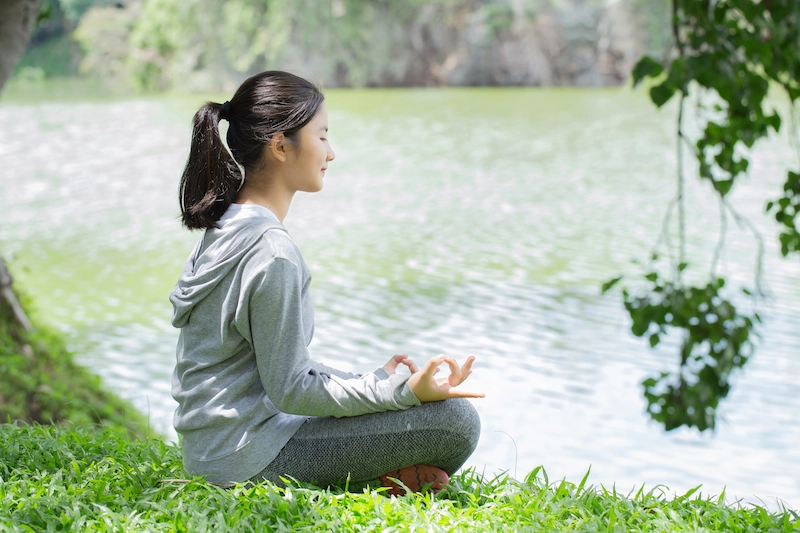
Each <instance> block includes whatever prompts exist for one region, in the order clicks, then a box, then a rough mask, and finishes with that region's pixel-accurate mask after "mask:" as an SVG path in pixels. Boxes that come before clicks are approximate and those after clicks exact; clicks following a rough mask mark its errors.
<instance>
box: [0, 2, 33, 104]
mask: <svg viewBox="0 0 800 533" xmlns="http://www.w3.org/2000/svg"><path fill="white" fill-rule="evenodd" d="M40 1H41V0H0V91H2V89H3V86H4V85H5V84H6V81H8V78H10V77H11V73H12V72H14V67H15V66H16V65H17V61H19V58H20V57H22V54H23V53H24V52H25V49H26V48H27V47H28V41H29V40H30V38H31V33H33V28H34V26H36V21H37V20H38V18H39V4H40Z"/></svg>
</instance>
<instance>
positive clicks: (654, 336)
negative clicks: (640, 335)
mask: <svg viewBox="0 0 800 533" xmlns="http://www.w3.org/2000/svg"><path fill="white" fill-rule="evenodd" d="M660 340H661V339H660V338H659V337H658V333H653V334H652V335H650V347H651V348H655V346H656V345H657V344H658V343H659V341H660Z"/></svg>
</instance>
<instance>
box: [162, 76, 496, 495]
mask: <svg viewBox="0 0 800 533" xmlns="http://www.w3.org/2000/svg"><path fill="white" fill-rule="evenodd" d="M220 120H227V121H228V123H229V128H228V134H227V140H228V146H229V147H230V152H229V151H228V150H227V149H226V148H225V146H224V145H223V143H222V140H221V138H220V134H219V121H220ZM327 131H328V115H327V112H326V110H325V104H324V103H323V95H322V93H321V92H320V91H319V89H318V88H317V87H316V86H314V85H313V84H312V83H310V82H308V81H307V80H305V79H302V78H300V77H297V76H294V75H292V74H289V73H286V72H276V71H271V72H263V73H261V74H257V75H255V76H253V77H251V78H250V79H248V80H247V81H245V82H244V83H243V84H242V86H241V87H239V89H238V90H237V91H236V94H234V96H233V98H232V99H231V100H230V101H229V102H225V103H224V104H217V103H212V102H209V103H207V104H205V105H204V106H203V107H202V108H200V110H199V111H198V112H197V114H196V115H195V117H194V131H193V133H192V144H191V150H190V154H189V159H188V161H187V163H186V168H185V170H184V172H183V176H182V178H181V184H180V204H181V212H182V216H183V223H184V225H185V226H187V227H188V228H190V229H203V230H204V233H203V236H202V238H201V239H200V241H199V242H198V244H197V246H196V247H195V250H194V251H193V252H192V254H191V256H190V257H189V259H188V261H187V262H186V265H185V266H184V269H183V272H182V274H181V277H180V279H179V280H178V284H177V286H176V287H175V290H174V291H173V293H172V295H171V296H170V300H171V302H172V304H173V306H174V314H173V320H172V323H173V325H174V326H175V327H178V328H180V330H181V333H180V339H179V342H178V348H177V366H176V368H175V372H174V375H173V382H172V390H173V396H174V397H175V399H176V400H177V401H178V404H179V406H178V408H177V410H176V412H175V418H174V424H175V429H176V430H177V431H178V433H180V434H181V436H182V446H183V454H184V465H185V468H186V470H187V471H188V472H189V473H190V474H193V475H205V476H206V479H207V480H209V481H211V482H216V483H229V482H242V481H247V480H254V481H257V480H262V479H269V480H272V481H275V482H280V478H281V476H284V477H286V476H290V477H292V478H295V479H297V480H300V481H306V482H313V483H317V484H320V485H323V486H325V485H331V484H340V483H343V482H346V481H348V480H349V482H350V483H351V485H353V484H360V483H370V484H371V485H372V486H381V485H383V486H389V487H390V491H389V492H390V493H393V494H402V493H403V489H401V487H400V486H398V485H397V484H396V483H395V482H394V481H393V480H394V479H399V480H400V481H401V482H402V483H403V484H404V485H406V486H407V487H408V488H410V489H411V490H419V489H420V488H422V487H423V486H424V485H425V484H427V483H430V484H432V485H433V486H434V488H438V487H440V486H441V484H443V483H446V482H447V481H448V476H449V475H451V474H453V472H455V471H456V470H457V469H458V468H459V467H461V465H462V464H464V462H465V461H466V459H467V457H469V455H470V454H471V453H472V451H473V450H474V448H475V445H476V443H477V440H478V436H479V433H480V421H479V418H478V415H477V413H476V412H475V410H474V408H473V407H472V405H471V404H470V403H469V402H468V401H467V400H465V399H464V398H467V397H482V396H483V394H478V393H470V392H464V391H461V390H457V389H455V387H457V386H458V385H460V384H461V383H462V382H463V381H464V380H465V379H466V378H467V376H468V375H469V374H470V372H471V370H470V367H471V365H472V361H473V358H469V359H468V360H467V361H466V363H464V365H463V366H459V365H458V363H456V361H454V360H453V359H452V358H450V357H447V356H437V357H434V358H432V359H430V360H429V361H428V362H427V363H426V364H425V365H424V366H423V368H422V369H421V370H420V369H418V368H417V366H416V365H415V364H414V363H413V362H412V361H411V360H410V359H409V358H408V357H407V356H405V355H395V356H393V357H392V358H391V359H389V361H388V362H387V363H386V364H385V365H384V366H383V367H382V368H379V369H377V370H376V371H374V372H370V373H367V374H363V375H356V374H351V373H349V372H342V371H339V370H336V369H334V368H330V367H328V366H325V365H323V364H321V363H318V362H316V361H313V360H312V359H311V357H310V356H309V353H308V349H307V346H308V344H309V342H311V337H312V335H313V332H314V311H313V307H312V304H311V297H310V294H309V285H310V283H311V274H310V273H309V271H308V268H307V267H306V264H305V262H304V261H303V257H302V256H301V255H300V250H299V249H298V248H297V246H296V245H295V243H294V242H293V241H292V239H291V237H290V236H289V234H288V233H287V231H286V228H284V227H283V225H282V221H283V219H284V217H285V216H286V213H287V212H288V210H289V205H290V203H291V201H292V197H293V196H294V194H295V192H297V191H304V192H316V191H319V190H320V189H321V188H322V182H323V177H324V175H325V170H326V168H327V167H328V164H329V163H330V162H331V161H333V159H334V153H333V150H332V149H331V147H330V144H328V140H327V138H326V137H327ZM239 167H241V168H242V169H244V174H242V173H241V172H240V170H239ZM443 363H446V364H447V366H448V367H449V370H450V376H449V377H448V378H446V379H438V380H437V379H435V378H434V374H435V373H436V372H437V370H438V367H439V366H440V365H442V364H443ZM400 366H405V367H408V369H409V370H410V374H409V373H403V374H398V373H397V372H396V370H397V368H398V367H400Z"/></svg>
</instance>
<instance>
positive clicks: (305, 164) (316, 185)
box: [287, 103, 336, 192]
mask: <svg viewBox="0 0 800 533" xmlns="http://www.w3.org/2000/svg"><path fill="white" fill-rule="evenodd" d="M297 140H298V142H297V143H296V144H297V145H296V147H295V149H294V150H292V151H291V152H290V154H289V157H288V159H287V163H289V165H288V168H287V170H288V176H287V177H288V181H289V183H288V185H289V186H290V188H291V189H292V190H295V191H303V192H317V191H319V190H320V189H322V178H323V177H325V170H326V169H327V168H328V162H330V161H333V158H334V157H336V154H334V153H333V150H332V149H331V145H330V144H329V143H328V111H327V110H326V109H325V104H324V103H323V104H322V105H320V107H319V110H318V111H317V114H316V115H314V118H312V119H311V122H309V123H308V124H306V125H305V126H303V127H302V128H301V129H300V131H298V132H297Z"/></svg>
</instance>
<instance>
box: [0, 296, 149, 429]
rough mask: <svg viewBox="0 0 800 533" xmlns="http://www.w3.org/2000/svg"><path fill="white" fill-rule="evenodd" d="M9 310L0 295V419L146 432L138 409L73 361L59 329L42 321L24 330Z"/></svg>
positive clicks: (145, 424) (146, 424) (144, 420)
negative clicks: (32, 328)
mask: <svg viewBox="0 0 800 533" xmlns="http://www.w3.org/2000/svg"><path fill="white" fill-rule="evenodd" d="M26 307H28V308H30V305H27V306H26ZM11 316H12V315H11V312H10V308H9V307H8V305H7V304H6V303H5V301H4V300H0V421H6V420H19V421H23V422H39V423H54V424H65V423H69V425H70V426H71V427H86V428H93V427H101V426H102V427H110V428H113V429H115V430H117V431H123V432H130V433H131V434H137V435H144V434H147V433H149V432H150V429H149V427H148V422H147V419H146V418H145V417H144V416H143V415H142V414H141V413H139V412H138V411H137V410H136V409H135V408H134V407H133V406H132V405H131V404H130V403H128V402H127V401H125V400H122V399H120V398H119V397H118V396H116V395H114V394H112V393H111V392H109V391H108V390H107V389H106V388H105V387H104V386H103V384H102V383H101V381H100V378H99V377H98V376H96V375H95V374H92V373H91V372H90V371H89V370H88V369H86V368H84V367H82V366H80V365H78V364H76V363H75V362H74V361H73V358H72V354H71V353H70V352H69V351H68V350H67V348H66V346H65V345H64V341H63V340H62V338H61V337H60V336H59V335H58V334H57V333H55V332H53V331H51V330H48V329H46V328H42V327H36V328H35V330H34V331H33V332H28V331H25V330H23V329H22V328H21V327H19V325H18V324H17V323H16V322H15V321H14V320H12V318H11Z"/></svg>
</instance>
